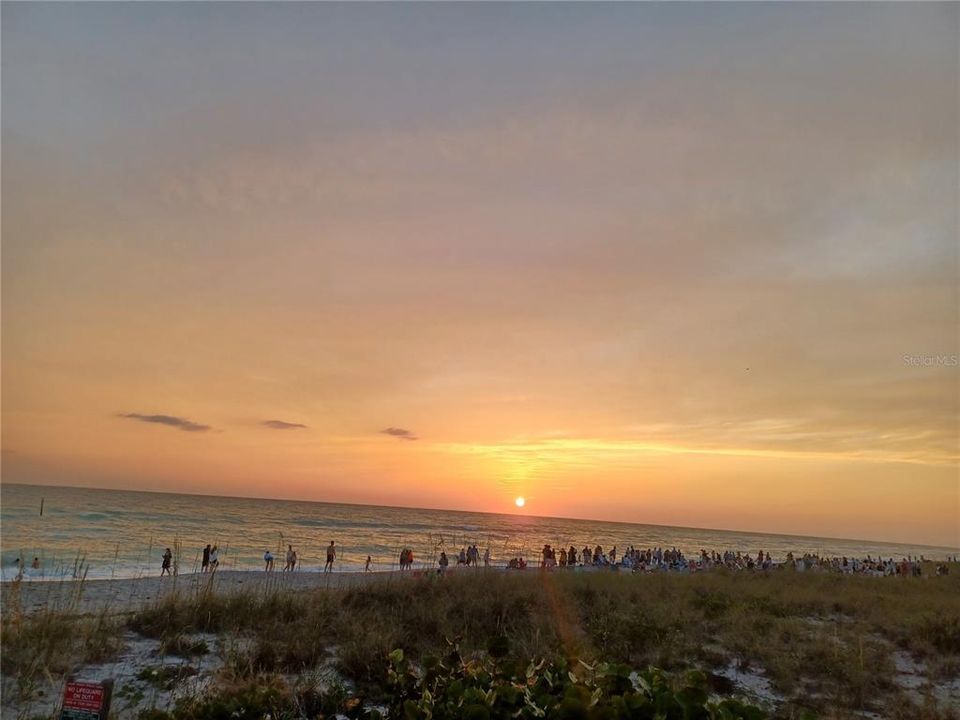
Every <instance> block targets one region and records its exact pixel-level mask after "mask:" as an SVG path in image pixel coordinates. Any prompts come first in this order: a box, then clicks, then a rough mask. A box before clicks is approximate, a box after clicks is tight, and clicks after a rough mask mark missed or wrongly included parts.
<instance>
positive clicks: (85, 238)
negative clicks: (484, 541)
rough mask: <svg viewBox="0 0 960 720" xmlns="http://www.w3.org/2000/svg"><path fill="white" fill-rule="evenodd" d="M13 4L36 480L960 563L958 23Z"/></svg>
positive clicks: (20, 321) (550, 8) (11, 373)
mask: <svg viewBox="0 0 960 720" xmlns="http://www.w3.org/2000/svg"><path fill="white" fill-rule="evenodd" d="M2 13H3V38H2V39H3V48H2V53H3V58H2V59H3V98H2V99H3V138H2V139H3V168H2V169H3V186H2V190H3V228H2V229H3V238H2V283H3V284H2V293H3V296H2V301H3V304H2V313H3V318H2V319H3V338H2V340H3V346H2V360H3V388H2V390H3V396H2V421H3V425H2V444H3V453H4V454H3V480H4V481H7V482H14V481H18V482H52V483H61V484H78V485H93V486H103V487H127V488H132V489H139V488H143V489H152V490H178V491H180V490H183V491H189V492H205V493H214V494H216V493H224V494H233V495H255V496H271V497H284V498H301V499H317V500H329V501H349V502H368V503H384V504H400V505H414V506H427V507H450V508H458V509H467V510H484V511H487V510H489V511H501V512H511V511H516V508H515V507H514V506H513V504H512V502H513V498H514V497H515V496H517V495H525V496H526V497H527V499H528V503H527V506H526V508H525V509H524V510H523V512H529V513H533V514H544V515H561V516H570V517H592V518H602V519H616V520H627V521H638V522H652V523H663V524H679V525H692V526H702V527H724V528H735V529H755V530H761V531H771V532H789V533H804V534H819V535H833V536H843V537H864V538H877V539H884V540H893V541H896V540H902V541H909V542H925V543H931V544H940V545H953V546H957V545H960V479H958V475H960V474H958V457H960V452H958V415H960V369H958V367H957V360H956V359H957V354H958V335H957V333H958V326H960V322H958V320H960V318H958V305H960V303H958V271H960V266H958V257H957V256H958V242H957V237H958V234H957V230H958V228H957V195H956V188H957V187H958V171H957V162H956V160H957V157H958V139H957V127H960V122H958V121H960V118H958V109H957V108H958V102H957V100H958V98H957V86H958V82H957V81H958V70H957V68H958V38H957V33H956V27H957V22H958V13H960V7H958V6H956V5H932V4H930V5H919V6H907V5H872V6H870V5H861V4H849V5H844V4H838V5H811V6H787V5H750V6H741V5H736V4H721V5H718V6H702V5H687V6H681V5H676V6H672V7H671V6H663V5H643V4H640V5H619V6H615V5H601V6H595V7H589V6H584V5H577V4H570V5H515V6H507V5H492V6H489V7H484V6H470V5H451V6H439V5H405V6H385V5H379V4H374V5H356V6H343V5H322V4H318V5H310V4H301V5H282V6H268V5H258V4H249V5H233V4H230V5H224V6H216V5H187V4H171V5H167V6H160V5H145V6H115V5H90V6H83V5H59V4H51V5H27V4H21V5H10V4H7V5H4V7H3V9H2ZM154 416H165V417H161V418H158V417H154ZM267 421H280V422H279V423H277V422H274V423H272V424H271V425H268V424H265V423H266V422H267ZM288 425H302V426H303V427H288ZM390 428H392V429H393V432H392V433H387V432H384V431H385V430H387V429H390Z"/></svg>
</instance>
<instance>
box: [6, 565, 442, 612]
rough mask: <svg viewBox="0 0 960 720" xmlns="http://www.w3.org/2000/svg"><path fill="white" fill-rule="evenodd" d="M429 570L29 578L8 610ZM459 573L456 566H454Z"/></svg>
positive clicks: (389, 578) (125, 607)
mask: <svg viewBox="0 0 960 720" xmlns="http://www.w3.org/2000/svg"><path fill="white" fill-rule="evenodd" d="M423 572H425V571H419V570H413V571H410V572H408V573H402V574H401V573H400V572H399V571H387V572H369V573H363V572H333V573H327V574H324V573H320V572H302V571H298V572H292V573H284V572H273V573H265V572H262V571H256V570H219V571H217V572H216V573H189V574H182V575H176V576H173V577H141V578H117V579H96V580H62V581H52V580H25V581H22V582H19V583H17V582H4V583H2V591H0V592H2V599H3V607H4V612H8V611H11V610H13V609H15V608H17V607H19V608H20V609H21V610H22V611H23V612H26V613H35V612H40V611H43V610H56V611H70V612H75V613H78V614H90V613H98V612H104V611H106V612H108V613H125V612H132V611H134V610H137V609H139V608H142V607H143V606H145V605H147V604H149V603H153V602H156V601H157V600H158V599H161V598H164V597H167V596H169V595H173V594H179V595H182V596H190V595H193V594H196V593H199V592H203V591H206V590H210V589H212V590H213V591H215V592H217V593H231V592H241V591H247V592H250V591H253V592H258V591H268V590H269V591H273V590H292V591H303V590H318V589H325V590H337V589H342V588H351V587H356V586H358V585H364V584H367V583H377V582H396V581H399V580H401V579H406V577H405V576H407V575H409V576H419V575H421V574H422V573H423ZM453 572H456V571H453Z"/></svg>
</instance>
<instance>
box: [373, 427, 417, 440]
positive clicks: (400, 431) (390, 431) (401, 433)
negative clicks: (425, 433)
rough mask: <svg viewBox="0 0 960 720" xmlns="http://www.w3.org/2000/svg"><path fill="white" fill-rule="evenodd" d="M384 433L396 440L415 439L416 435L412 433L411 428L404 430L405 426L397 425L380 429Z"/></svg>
mask: <svg viewBox="0 0 960 720" xmlns="http://www.w3.org/2000/svg"><path fill="white" fill-rule="evenodd" d="M380 432H381V433H382V434H384V435H391V436H392V437H395V438H397V439H398V440H417V439H418V438H417V436H416V435H414V434H413V431H412V430H406V429H405V428H399V427H388V428H386V429H384V430H381V431H380Z"/></svg>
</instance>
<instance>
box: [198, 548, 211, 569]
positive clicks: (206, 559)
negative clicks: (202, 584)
mask: <svg viewBox="0 0 960 720" xmlns="http://www.w3.org/2000/svg"><path fill="white" fill-rule="evenodd" d="M209 570H210V543H207V546H206V547H205V548H204V549H203V560H202V561H201V563H200V572H209Z"/></svg>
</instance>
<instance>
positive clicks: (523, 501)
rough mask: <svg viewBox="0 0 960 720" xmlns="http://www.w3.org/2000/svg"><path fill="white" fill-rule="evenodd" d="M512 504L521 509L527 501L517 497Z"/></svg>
mask: <svg viewBox="0 0 960 720" xmlns="http://www.w3.org/2000/svg"><path fill="white" fill-rule="evenodd" d="M514 502H515V503H516V504H517V507H523V506H524V505H526V504H527V501H526V500H525V499H524V498H522V497H518V498H517V499H516V500H514Z"/></svg>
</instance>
